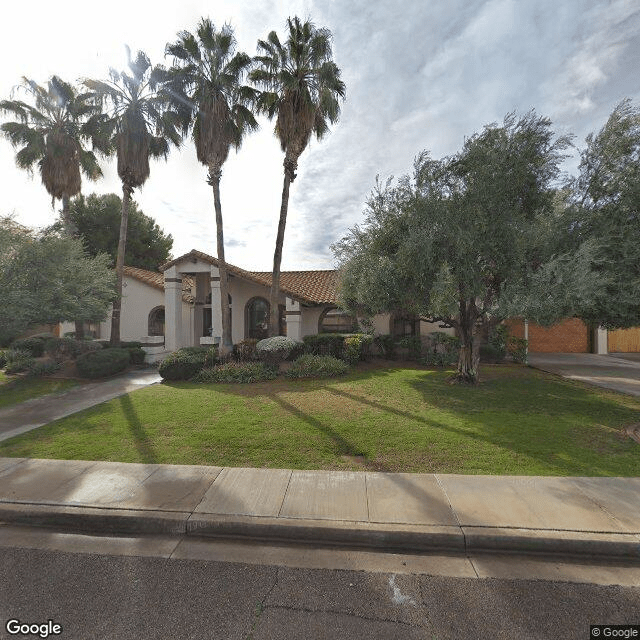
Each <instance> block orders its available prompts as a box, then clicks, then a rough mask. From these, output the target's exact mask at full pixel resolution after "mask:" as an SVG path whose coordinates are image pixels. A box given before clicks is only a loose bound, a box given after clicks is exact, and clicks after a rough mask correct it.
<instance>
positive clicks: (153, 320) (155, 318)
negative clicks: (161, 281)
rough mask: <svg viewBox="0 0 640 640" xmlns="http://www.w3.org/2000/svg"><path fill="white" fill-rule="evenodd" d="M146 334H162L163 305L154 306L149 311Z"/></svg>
mask: <svg viewBox="0 0 640 640" xmlns="http://www.w3.org/2000/svg"><path fill="white" fill-rule="evenodd" d="M147 335H149V336H163V335H164V307H156V308H155V309H151V311H150V312H149V333H148V334H147Z"/></svg>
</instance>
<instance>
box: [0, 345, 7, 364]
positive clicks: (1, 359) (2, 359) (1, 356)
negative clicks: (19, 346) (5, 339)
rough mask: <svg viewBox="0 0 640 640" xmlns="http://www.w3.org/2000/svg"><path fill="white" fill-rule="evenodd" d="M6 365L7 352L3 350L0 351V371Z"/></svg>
mask: <svg viewBox="0 0 640 640" xmlns="http://www.w3.org/2000/svg"><path fill="white" fill-rule="evenodd" d="M6 365H7V352H6V351H5V350H4V349H0V369H4V368H5V366H6Z"/></svg>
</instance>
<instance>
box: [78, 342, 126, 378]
mask: <svg viewBox="0 0 640 640" xmlns="http://www.w3.org/2000/svg"><path fill="white" fill-rule="evenodd" d="M76 366H77V368H78V373H79V374H80V375H81V376H82V377H83V378H104V377H107V376H112V375H113V374H114V373H119V372H120V371H124V370H125V369H126V368H127V367H128V366H129V351H128V350H127V349H100V351H92V352H90V353H85V354H83V355H81V356H80V357H79V358H78V359H77V361H76Z"/></svg>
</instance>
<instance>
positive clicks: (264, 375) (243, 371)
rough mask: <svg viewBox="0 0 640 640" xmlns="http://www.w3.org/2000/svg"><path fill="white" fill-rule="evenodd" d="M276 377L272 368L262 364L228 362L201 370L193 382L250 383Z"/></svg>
mask: <svg viewBox="0 0 640 640" xmlns="http://www.w3.org/2000/svg"><path fill="white" fill-rule="evenodd" d="M276 376H277V372H276V370H275V368H274V367H272V366H269V365H268V364H266V363H264V362H228V363H227V364H219V365H216V366H215V367H213V368H211V369H202V370H201V371H199V372H198V373H197V374H196V376H195V377H194V378H193V382H226V383H238V382H239V383H245V384H246V383H251V382H263V381H265V380H273V379H274V378H275V377H276Z"/></svg>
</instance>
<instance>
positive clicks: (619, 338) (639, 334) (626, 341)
mask: <svg viewBox="0 0 640 640" xmlns="http://www.w3.org/2000/svg"><path fill="white" fill-rule="evenodd" d="M607 345H608V348H609V353H640V327H631V328H630V329H616V330H615V331H609V333H608V335H607Z"/></svg>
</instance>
